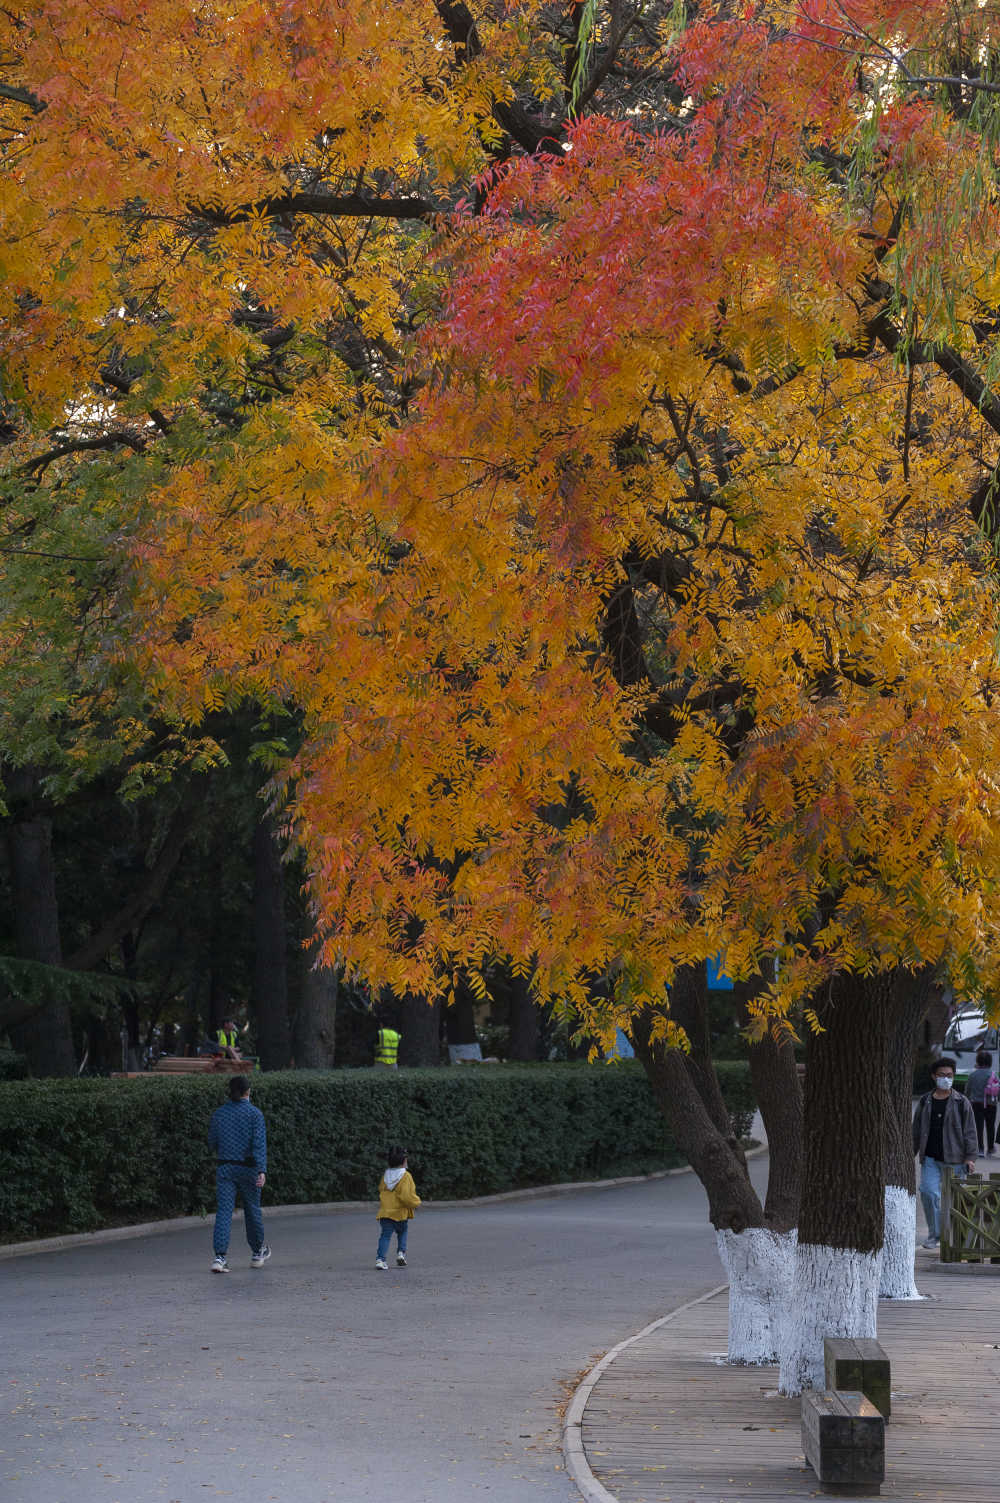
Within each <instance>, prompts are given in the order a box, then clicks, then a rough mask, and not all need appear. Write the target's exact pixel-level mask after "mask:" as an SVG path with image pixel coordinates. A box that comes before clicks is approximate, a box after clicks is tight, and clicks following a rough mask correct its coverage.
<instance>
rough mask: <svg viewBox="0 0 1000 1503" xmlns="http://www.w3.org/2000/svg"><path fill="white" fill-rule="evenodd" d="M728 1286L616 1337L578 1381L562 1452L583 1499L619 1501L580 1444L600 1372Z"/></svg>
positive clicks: (594, 1502) (605, 1502)
mask: <svg viewBox="0 0 1000 1503" xmlns="http://www.w3.org/2000/svg"><path fill="white" fill-rule="evenodd" d="M728 1288H729V1285H728V1284H718V1285H716V1287H715V1288H714V1289H710V1290H709V1291H708V1293H707V1294H701V1295H699V1296H698V1298H697V1299H689V1300H687V1301H686V1302H685V1303H684V1304H683V1305H678V1306H677V1309H676V1310H671V1312H670V1314H669V1315H661V1316H660V1318H659V1320H653V1321H650V1323H649V1325H648V1326H643V1328H642V1330H641V1331H636V1333H635V1335H634V1336H627V1337H626V1338H625V1340H624V1341H619V1342H618V1344H617V1346H613V1347H612V1348H611V1350H610V1351H609V1352H606V1353H605V1355H604V1356H603V1357H602V1358H601V1360H600V1362H598V1363H597V1364H596V1366H594V1367H592V1368H591V1369H590V1372H589V1373H588V1374H587V1376H586V1377H585V1378H584V1379H583V1380H582V1381H581V1382H580V1383H579V1384H578V1385H577V1389H576V1392H575V1393H574V1395H573V1398H572V1401H571V1403H570V1406H569V1408H568V1409H567V1411H566V1419H565V1421H564V1422H563V1455H564V1457H565V1458H566V1470H567V1472H568V1473H569V1475H570V1476H571V1477H572V1479H573V1481H574V1483H575V1484H576V1486H577V1488H578V1489H579V1491H580V1493H581V1495H582V1496H583V1497H584V1498H585V1499H586V1503H618V1499H617V1498H616V1497H615V1495H614V1493H609V1492H608V1490H607V1488H606V1487H605V1486H604V1484H603V1483H602V1482H598V1480H597V1478H596V1477H595V1476H594V1474H593V1472H592V1471H591V1470H590V1462H589V1461H588V1460H587V1453H586V1451H585V1450H584V1446H583V1416H584V1413H585V1411H586V1408H587V1402H588V1400H589V1399H590V1395H591V1394H592V1393H593V1391H594V1389H595V1388H596V1386H597V1384H598V1382H599V1381H600V1378H601V1374H602V1373H603V1372H605V1371H606V1369H607V1368H609V1367H610V1366H611V1364H612V1362H614V1360H615V1358H616V1357H617V1356H618V1355H619V1353H621V1352H623V1351H625V1349H626V1347H630V1346H633V1345H634V1344H635V1342H637V1341H642V1339H643V1337H644V1336H651V1335H652V1333H653V1332H654V1331H658V1330H659V1329H660V1327H661V1326H665V1325H668V1324H669V1323H670V1321H672V1320H676V1319H677V1316H678V1315H683V1314H684V1312H685V1311H686V1310H693V1309H694V1307H695V1306H696V1305H703V1304H705V1303H706V1301H707V1300H710V1299H715V1297H716V1295H717V1294H721V1293H722V1292H723V1290H725V1289H728Z"/></svg>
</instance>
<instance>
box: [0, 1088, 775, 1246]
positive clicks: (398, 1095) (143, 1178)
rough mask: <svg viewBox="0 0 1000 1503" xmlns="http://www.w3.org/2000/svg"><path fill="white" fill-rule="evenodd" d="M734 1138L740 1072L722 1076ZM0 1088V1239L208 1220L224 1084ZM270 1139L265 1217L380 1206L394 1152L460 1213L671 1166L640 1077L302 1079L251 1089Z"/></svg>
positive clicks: (671, 1149)
mask: <svg viewBox="0 0 1000 1503" xmlns="http://www.w3.org/2000/svg"><path fill="white" fill-rule="evenodd" d="M719 1074H720V1079H721V1081H722V1086H723V1092H724V1094H725V1096H726V1100H727V1104H728V1106H729V1108H730V1111H731V1113H732V1114H733V1118H734V1123H735V1124H736V1126H737V1130H738V1131H740V1132H741V1135H743V1134H745V1132H746V1129H747V1127H748V1126H749V1120H750V1117H751V1116H752V1113H753V1097H752V1094H751V1090H750V1083H749V1071H748V1069H747V1066H746V1065H745V1064H743V1063H740V1062H730V1063H726V1064H724V1065H722V1066H721V1067H720V1071H719ZM227 1078H228V1077H223V1078H213V1079H210V1080H206V1079H204V1078H181V1079H177V1078H174V1079H169V1078H153V1079H149V1080H43V1081H9V1082H6V1083H4V1084H2V1085H0V1163H2V1165H3V1171H2V1174H0V1240H3V1241H6V1242H12V1241H18V1240H23V1239H26V1238H32V1237H44V1236H49V1235H54V1234H57V1233H63V1232H80V1231H92V1230H94V1229H96V1228H98V1227H103V1226H122V1225H127V1224H129V1223H131V1222H138V1221H153V1220H158V1219H161V1218H166V1217H170V1216H184V1215H192V1214H198V1213H200V1212H207V1211H209V1210H210V1209H212V1208H213V1206H214V1194H215V1190H214V1172H213V1160H212V1155H211V1153H210V1151H209V1148H208V1145H207V1141H206V1134H207V1130H208V1119H209V1116H210V1114H211V1112H212V1110H213V1108H214V1107H215V1106H217V1105H219V1103H220V1102H222V1101H223V1100H225V1099H226V1079H227ZM252 1099H253V1100H254V1101H255V1102H256V1103H257V1105H258V1106H260V1107H261V1109H262V1110H263V1112H264V1114H265V1116H266V1118H267V1126H268V1150H269V1154H268V1156H269V1164H268V1183H267V1188H266V1189H265V1192H264V1194H265V1203H267V1201H268V1200H270V1201H271V1202H272V1203H278V1204H285V1205H291V1204H308V1203H310V1202H315V1201H333V1200H363V1199H368V1198H374V1195H375V1190H376V1186H377V1185H378V1180H379V1175H380V1174H381V1171H382V1166H383V1159H382V1154H383V1151H384V1148H385V1145H386V1144H387V1143H389V1142H400V1143H403V1144H405V1145H406V1146H407V1147H408V1149H409V1151H410V1166H411V1168H412V1170H413V1172H414V1175H415V1177H416V1181H417V1187H418V1189H419V1191H420V1194H421V1195H422V1196H424V1197H425V1198H426V1199H432V1200H438V1199H462V1198H466V1197H470V1196H475V1195H489V1194H493V1193H495V1192H497V1191H500V1190H512V1189H516V1188H519V1187H521V1186H527V1185H541V1184H550V1183H555V1182H558V1181H562V1180H576V1179H599V1178H604V1177H608V1176H613V1175H616V1174H641V1173H649V1172H651V1171H652V1170H655V1169H660V1168H664V1167H668V1166H670V1165H671V1164H677V1163H680V1162H681V1160H680V1157H679V1155H678V1153H677V1151H676V1148H675V1145H674V1143H673V1140H672V1138H671V1136H670V1132H669V1130H668V1128H667V1126H666V1123H665V1122H664V1120H663V1118H662V1117H661V1116H660V1114H659V1112H658V1111H657V1109H656V1105H655V1103H654V1101H653V1097H652V1094H651V1092H650V1090H649V1087H648V1085H647V1083H646V1079H645V1076H644V1075H643V1073H642V1070H641V1069H640V1067H639V1066H638V1065H637V1064H635V1063H631V1062H629V1063H619V1064H614V1065H585V1064H563V1065H560V1064H550V1065H539V1066H530V1065H528V1066H517V1065H502V1066H482V1067H476V1066H464V1067H462V1068H453V1069H438V1070H400V1071H399V1072H397V1073H390V1072H388V1071H385V1072H383V1071H374V1070H329V1071H306V1070H296V1071H287V1072H281V1073H275V1074H268V1075H257V1076H255V1078H254V1083H253V1098H252Z"/></svg>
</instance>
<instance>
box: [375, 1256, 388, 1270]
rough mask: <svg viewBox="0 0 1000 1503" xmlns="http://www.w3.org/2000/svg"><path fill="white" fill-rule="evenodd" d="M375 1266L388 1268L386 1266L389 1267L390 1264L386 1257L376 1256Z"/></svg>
mask: <svg viewBox="0 0 1000 1503" xmlns="http://www.w3.org/2000/svg"><path fill="white" fill-rule="evenodd" d="M375 1267H376V1268H381V1269H386V1268H388V1267H389V1265H388V1263H387V1262H386V1261H385V1259H384V1258H376V1259H375Z"/></svg>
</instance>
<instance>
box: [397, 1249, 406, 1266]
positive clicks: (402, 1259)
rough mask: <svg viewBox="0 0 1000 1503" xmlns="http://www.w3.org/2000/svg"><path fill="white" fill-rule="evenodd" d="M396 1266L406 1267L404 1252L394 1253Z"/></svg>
mask: <svg viewBox="0 0 1000 1503" xmlns="http://www.w3.org/2000/svg"><path fill="white" fill-rule="evenodd" d="M396 1267H397V1268H405V1267H406V1254H405V1253H402V1252H398V1253H397V1254H396Z"/></svg>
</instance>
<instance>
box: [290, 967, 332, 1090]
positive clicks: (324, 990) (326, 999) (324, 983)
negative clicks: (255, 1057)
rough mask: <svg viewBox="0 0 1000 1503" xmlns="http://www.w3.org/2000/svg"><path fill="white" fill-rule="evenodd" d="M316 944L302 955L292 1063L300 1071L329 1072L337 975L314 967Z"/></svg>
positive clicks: (329, 968)
mask: <svg viewBox="0 0 1000 1503" xmlns="http://www.w3.org/2000/svg"><path fill="white" fill-rule="evenodd" d="M318 948H319V941H317V942H316V943H315V944H313V945H310V947H309V949H308V950H306V952H305V960H306V964H305V970H304V973H303V976H302V985H301V987H300V990H299V1005H298V1010H297V1011H296V1014H295V1063H296V1064H297V1065H298V1067H299V1068H300V1069H301V1070H330V1069H332V1068H333V1059H334V1028H335V1025H336V1021H337V992H338V989H339V982H338V978H337V972H336V971H335V970H334V969H333V968H332V967H330V966H317V965H316V963H315V961H316V955H317V951H318Z"/></svg>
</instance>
